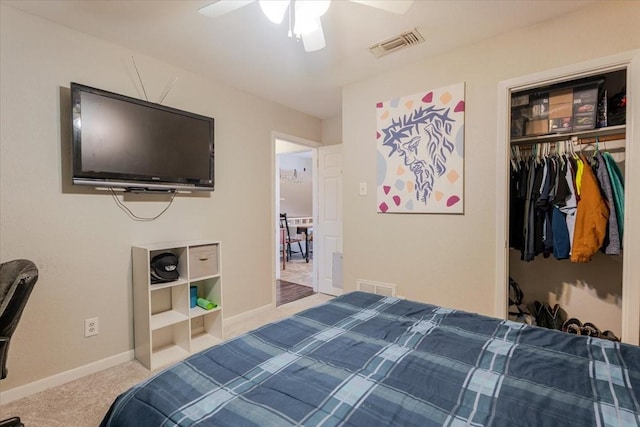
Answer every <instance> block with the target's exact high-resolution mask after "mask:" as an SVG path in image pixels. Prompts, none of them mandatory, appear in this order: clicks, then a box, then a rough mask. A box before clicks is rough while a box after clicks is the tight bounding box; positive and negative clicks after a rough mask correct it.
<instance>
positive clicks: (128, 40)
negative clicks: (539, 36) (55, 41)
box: [2, 0, 593, 119]
mask: <svg viewBox="0 0 640 427" xmlns="http://www.w3.org/2000/svg"><path fill="white" fill-rule="evenodd" d="M2 2H3V4H4V5H10V6H12V7H15V8H17V9H20V10H22V11H25V12H27V13H30V14H33V15H37V16H40V17H42V18H45V19H48V20H50V21H53V22H57V23H59V24H61V25H64V26H67V27H70V28H74V29H76V30H79V31H82V32H84V33H88V34H91V35H94V36H96V37H99V38H101V39H104V40H107V41H110V42H113V43H116V44H119V45H121V46H125V47H127V48H130V49H132V50H134V51H136V52H139V53H141V54H145V55H149V56H152V57H154V58H157V59H160V60H162V61H164V62H167V63H170V64H173V65H176V66H178V67H180V68H183V69H186V70H190V71H192V72H195V73H197V74H200V75H202V76H205V77H206V78H209V79H211V80H214V81H217V82H220V83H224V84H227V85H230V86H233V87H236V88H239V89H242V90H244V91H246V92H249V93H253V94H255V95H258V96H260V97H263V98H266V99H269V100H272V101H275V102H277V103H280V104H283V105H285V106H287V107H290V108H293V109H295V110H299V111H302V112H304V113H307V114H310V115H312V116H315V117H318V118H320V119H325V118H330V117H335V116H337V115H339V114H340V113H341V88H342V87H343V86H344V85H346V84H349V83H352V82H355V81H358V80H362V79H364V78H367V77H369V76H372V75H375V74H378V73H380V72H384V71H386V70H389V69H392V68H395V67H399V66H402V65H406V64H409V63H412V62H416V61H418V60H420V59H422V58H424V57H426V56H429V55H434V54H438V53H441V52H444V51H447V50H451V49H454V48H456V47H458V46H462V45H468V44H472V43H474V42H477V41H479V40H482V39H486V38H489V37H492V36H495V35H498V34H501V33H504V32H507V31H510V30H512V29H515V28H518V27H523V26H529V25H532V24H535V23H537V22H541V21H544V20H547V19H553V18H557V17H559V16H562V15H564V14H566V13H569V12H571V11H574V10H576V9H579V8H581V7H583V6H585V5H586V4H589V3H592V2H593V0H589V1H586V0H573V1H556V0H550V1H547V0H535V1H528V0H510V1H508V0H497V1H490V0H475V1H473V0H472V1H462V0H460V1H455V0H450V1H445V0H440V1H428V0H416V1H415V2H414V4H413V5H412V6H411V8H410V9H409V11H408V12H407V13H406V14H405V15H402V16H400V15H396V14H393V13H389V12H384V11H381V10H378V9H374V8H372V7H367V6H364V5H361V4H357V3H352V2H350V1H347V0H333V2H332V4H331V7H330V8H329V11H328V12H327V13H326V15H325V16H323V17H322V24H323V27H324V33H325V38H326V42H327V47H326V48H325V49H323V50H320V51H317V52H309V53H307V52H305V51H304V49H303V47H302V45H301V43H298V42H296V41H295V40H292V39H289V38H288V37H287V25H286V24H285V23H283V24H281V25H279V26H278V25H275V24H272V23H271V22H270V21H268V20H267V19H266V18H265V16H264V15H263V14H262V11H261V10H260V7H259V5H258V3H257V2H254V3H252V4H249V5H247V6H244V7H242V8H240V9H238V10H235V11H233V12H231V13H229V14H227V15H224V16H221V17H218V18H209V17H206V16H204V15H202V14H200V13H198V9H199V8H200V7H202V6H205V5H208V4H210V3H213V0H178V1H170V0H162V1H157V0H156V1H151V0H2ZM412 28H418V30H419V31H420V32H421V33H422V35H423V36H424V37H425V39H426V42H425V43H422V44H420V45H416V46H413V47H411V48H408V49H405V50H402V51H399V52H396V53H393V54H391V55H388V56H385V57H382V58H380V59H376V58H375V57H374V56H373V55H372V54H371V53H370V52H369V50H368V47H369V46H370V45H373V44H375V43H377V42H380V41H382V40H385V39H387V38H389V37H393V36H395V35H397V34H399V33H401V32H403V31H406V30H409V29H412ZM523 48H524V47H523Z"/></svg>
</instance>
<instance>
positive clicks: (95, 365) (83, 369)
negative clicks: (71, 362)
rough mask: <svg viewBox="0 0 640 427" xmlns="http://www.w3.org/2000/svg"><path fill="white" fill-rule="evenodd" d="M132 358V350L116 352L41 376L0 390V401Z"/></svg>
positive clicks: (36, 390) (72, 379)
mask: <svg viewBox="0 0 640 427" xmlns="http://www.w3.org/2000/svg"><path fill="white" fill-rule="evenodd" d="M133 358H134V352H133V350H129V351H125V352H124V353H120V354H116V355H114V356H110V357H107V358H105V359H102V360H98V361H96V362H92V363H89V364H87V365H84V366H80V367H78V368H74V369H70V370H68V371H65V372H61V373H59V374H56V375H52V376H50V377H48V378H43V379H41V380H38V381H34V382H32V383H29V384H25V385H22V386H19V387H15V388H12V389H10V390H7V391H4V392H0V403H2V404H5V403H9V402H13V401H14V400H18V399H22V398H23V397H27V396H31V395H32V394H35V393H39V392H41V391H44V390H46V389H48V388H51V387H57V386H59V385H62V384H66V383H68V382H70V381H74V380H77V379H79V378H82V377H84V376H87V375H90V374H94V373H96V372H100V371H102V370H104V369H107V368H112V367H114V366H117V365H120V364H122V363H125V362H129V361H130V360H133Z"/></svg>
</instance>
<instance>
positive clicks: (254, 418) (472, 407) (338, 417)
mask: <svg viewBox="0 0 640 427" xmlns="http://www.w3.org/2000/svg"><path fill="white" fill-rule="evenodd" d="M639 401H640V348H639V347H635V346H631V345H625V344H620V343H615V342H612V341H606V340H601V339H595V338H589V337H584V336H577V335H572V334H567V333H563V332H559V331H552V330H547V329H542V328H538V327H531V326H526V325H524V324H520V323H514V322H510V321H502V320H498V319H494V318H489V317H485V316H480V315H477V314H471V313H466V312H462V311H456V310H451V309H446V308H442V307H437V306H434V305H428V304H422V303H417V302H412V301H407V300H401V299H396V298H390V297H382V296H378V295H373V294H367V293H361V292H354V293H350V294H347V295H344V296H341V297H338V298H335V299H333V300H332V301H330V302H328V303H326V304H323V305H321V306H318V307H315V308H312V309H309V310H307V311H304V312H301V313H299V314H297V315H295V316H292V317H289V318H286V319H284V320H281V321H278V322H275V323H271V324H268V325H266V326H264V327H261V328H259V329H257V330H255V331H252V332H250V333H247V334H245V335H243V336H240V337H238V338H235V339H232V340H230V341H227V342H225V343H222V344H220V345H218V346H215V347H212V348H210V349H208V350H205V351H203V352H201V353H198V354H195V355H193V356H191V357H189V358H187V359H185V360H184V361H182V362H180V363H178V364H176V365H174V366H172V367H170V368H168V369H166V370H164V371H162V372H160V373H158V374H156V375H155V376H153V377H151V378H150V379H148V380H147V381H145V382H143V383H141V384H139V385H137V386H135V387H133V388H132V389H130V390H129V391H127V392H125V393H123V394H122V395H121V396H119V397H118V398H117V399H116V401H115V402H114V403H113V405H112V407H111V409H110V410H109V412H108V413H107V415H106V416H105V418H104V420H103V422H102V425H103V426H111V427H116V426H136V427H144V426H153V427H158V426H194V425H198V426H232V427H239V426H287V425H304V426H336V425H348V426H367V427H371V426H420V427H424V426H462V425H467V426H469V425H471V426H522V425H530V426H554V427H555V426H581V427H583V426H637V425H640V405H639Z"/></svg>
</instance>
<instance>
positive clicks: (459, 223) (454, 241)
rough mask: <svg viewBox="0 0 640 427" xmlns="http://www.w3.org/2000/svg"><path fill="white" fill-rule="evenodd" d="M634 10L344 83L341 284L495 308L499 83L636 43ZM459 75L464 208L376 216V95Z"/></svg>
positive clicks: (587, 14)
mask: <svg viewBox="0 0 640 427" xmlns="http://www.w3.org/2000/svg"><path fill="white" fill-rule="evenodd" d="M639 17H640V2H635V1H632V2H598V3H595V4H593V5H590V6H588V7H586V8H585V9H582V10H580V11H578V12H576V13H574V14H571V15H568V16H563V17H558V18H557V19H554V20H551V21H548V22H545V23H542V24H539V25H536V26H533V27H530V28H526V29H522V30H519V31H515V32H511V33H508V34H505V35H502V36H500V37H497V38H493V39H490V40H487V41H484V42H481V43H478V44H475V45H472V46H468V47H465V48H461V49H457V50H455V51H452V52H449V53H446V54H443V55H440V56H437V57H434V58H429V59H426V60H423V61H420V62H417V63H416V64H415V65H413V66H409V67H405V68H402V69H397V70H395V71H393V72H389V73H386V74H383V75H379V76H376V77H374V78H371V79H369V80H366V81H362V82H358V83H355V84H352V85H350V86H348V87H346V88H345V89H344V91H343V116H342V119H343V127H344V130H343V145H344V159H345V161H344V286H345V289H346V290H351V289H354V288H355V284H356V280H357V279H369V280H373V281H378V282H387V283H394V284H397V285H398V287H399V293H400V294H402V295H404V296H406V297H408V298H412V299H417V300H422V301H427V302H431V303H434V304H440V305H445V306H449V307H456V308H460V309H464V310H469V311H474V312H480V313H484V314H489V315H493V314H494V313H495V307H494V304H495V294H496V292H495V289H496V285H495V283H496V280H497V279H496V274H495V263H496V259H495V252H496V243H495V236H496V230H495V227H496V224H495V217H496V200H497V199H496V197H504V196H505V195H504V194H496V193H497V191H496V189H495V186H496V171H497V169H498V165H497V163H496V139H497V92H498V90H497V89H498V84H499V82H500V81H503V80H507V79H512V78H515V77H519V76H524V75H528V74H532V73H535V72H540V71H545V70H549V69H554V68H558V67H562V66H565V65H568V64H573V63H579V62H583V61H587V60H590V59H593V58H597V57H603V56H607V55H611V54H614V53H618V52H623V51H628V50H632V49H637V48H638V47H640V27H639V26H638V18H639ZM426 42H427V43H428V42H429V41H428V40H427V41H426ZM390 59H391V57H389V60H390ZM385 60H386V58H385ZM459 82H465V83H466V109H465V110H466V113H465V198H464V204H465V205H464V206H465V213H464V215H449V216H447V215H383V214H377V213H376V196H375V191H370V192H369V195H368V196H366V197H359V196H358V183H360V182H365V181H366V182H368V184H369V188H370V189H375V185H376V141H375V137H374V135H375V129H376V115H375V105H376V102H379V101H385V100H388V99H391V98H394V97H397V96H403V95H411V94H414V93H418V92H421V91H425V90H429V89H436V88H439V87H443V86H448V85H451V84H455V83H459Z"/></svg>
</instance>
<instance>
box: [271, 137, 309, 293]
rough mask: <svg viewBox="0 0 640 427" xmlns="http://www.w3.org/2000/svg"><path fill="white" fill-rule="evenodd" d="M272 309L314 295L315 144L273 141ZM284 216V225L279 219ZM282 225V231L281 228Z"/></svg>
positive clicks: (290, 140) (291, 139)
mask: <svg viewBox="0 0 640 427" xmlns="http://www.w3.org/2000/svg"><path fill="white" fill-rule="evenodd" d="M274 146H275V171H276V176H275V181H274V182H275V185H274V187H275V191H274V193H275V203H274V205H275V217H276V218H277V220H278V226H277V228H276V230H277V231H278V238H277V239H276V244H277V246H278V249H277V251H276V257H275V260H276V265H277V267H276V269H275V273H276V274H275V301H276V306H279V305H283V304H287V303H290V302H293V301H296V300H298V299H301V298H305V297H307V296H310V295H313V294H314V293H315V292H316V291H317V279H316V277H317V275H316V265H315V263H314V256H313V251H314V241H313V224H314V219H315V217H316V215H315V213H316V212H317V207H316V203H317V197H316V188H317V182H316V176H317V172H316V170H315V167H314V165H316V164H317V162H316V156H317V149H316V147H317V144H313V143H311V142H310V141H300V140H298V139H296V138H292V137H285V136H282V137H276V138H275V143H274ZM281 214H286V222H285V221H284V220H282V219H281ZM285 225H286V227H285Z"/></svg>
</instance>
